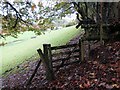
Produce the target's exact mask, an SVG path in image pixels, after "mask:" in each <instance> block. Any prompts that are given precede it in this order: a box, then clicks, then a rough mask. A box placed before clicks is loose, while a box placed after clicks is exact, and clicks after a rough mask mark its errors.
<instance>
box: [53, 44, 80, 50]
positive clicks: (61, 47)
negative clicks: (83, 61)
mask: <svg viewBox="0 0 120 90" xmlns="http://www.w3.org/2000/svg"><path fill="white" fill-rule="evenodd" d="M77 45H78V44H70V45H62V46H54V47H51V50H57V49H64V48H68V47H69V48H70V47H74V46H77Z"/></svg>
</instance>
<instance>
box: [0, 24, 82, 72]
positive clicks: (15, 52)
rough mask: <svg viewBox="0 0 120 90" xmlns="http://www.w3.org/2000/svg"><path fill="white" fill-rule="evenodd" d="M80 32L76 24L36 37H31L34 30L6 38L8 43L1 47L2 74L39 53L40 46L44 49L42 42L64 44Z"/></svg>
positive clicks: (0, 69)
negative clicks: (16, 36)
mask: <svg viewBox="0 0 120 90" xmlns="http://www.w3.org/2000/svg"><path fill="white" fill-rule="evenodd" d="M80 32H81V30H80V29H75V26H72V27H67V28H63V29H62V30H54V31H51V32H45V34H42V35H40V36H36V38H31V37H33V36H35V34H34V33H33V32H26V33H24V34H21V35H19V37H18V38H17V39H15V38H13V37H8V38H6V40H5V41H4V42H7V43H8V44H6V45H5V46H1V47H0V51H2V52H1V55H2V66H1V67H0V74H2V73H4V72H5V71H6V70H9V69H10V68H13V67H15V66H17V65H19V64H21V63H23V62H24V61H25V60H28V59H29V58H30V57H32V56H33V55H35V54H37V51H36V50H37V49H38V48H41V49H42V44H51V45H52V46H55V45H63V44H66V43H67V42H68V41H69V40H70V39H72V38H73V37H75V36H76V35H78V34H80ZM14 41H16V42H14Z"/></svg>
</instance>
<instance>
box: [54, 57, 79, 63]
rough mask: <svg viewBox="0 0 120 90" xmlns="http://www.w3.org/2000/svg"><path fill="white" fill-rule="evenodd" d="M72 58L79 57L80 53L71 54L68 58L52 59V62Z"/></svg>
mask: <svg viewBox="0 0 120 90" xmlns="http://www.w3.org/2000/svg"><path fill="white" fill-rule="evenodd" d="M70 58H79V55H74V56H70V57H67V58H60V59H55V60H52V62H58V61H65V60H68V59H70Z"/></svg>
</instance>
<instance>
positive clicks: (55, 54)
mask: <svg viewBox="0 0 120 90" xmlns="http://www.w3.org/2000/svg"><path fill="white" fill-rule="evenodd" d="M79 51H80V49H76V50H74V52H72V51H65V52H58V53H53V54H52V56H53V57H54V56H58V55H60V54H62V55H65V54H70V53H76V52H79Z"/></svg>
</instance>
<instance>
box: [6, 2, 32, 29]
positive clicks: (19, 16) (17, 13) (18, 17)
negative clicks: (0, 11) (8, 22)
mask: <svg viewBox="0 0 120 90" xmlns="http://www.w3.org/2000/svg"><path fill="white" fill-rule="evenodd" d="M5 4H7V5H9V6H10V7H11V8H12V9H13V10H14V11H15V12H16V21H15V24H14V26H13V28H15V27H16V26H17V24H18V20H19V19H20V20H21V21H22V22H24V23H25V24H29V25H32V23H29V22H27V21H25V20H23V19H22V16H21V14H20V13H19V12H18V11H17V10H16V9H15V7H14V6H13V5H12V4H11V3H9V2H5Z"/></svg>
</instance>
